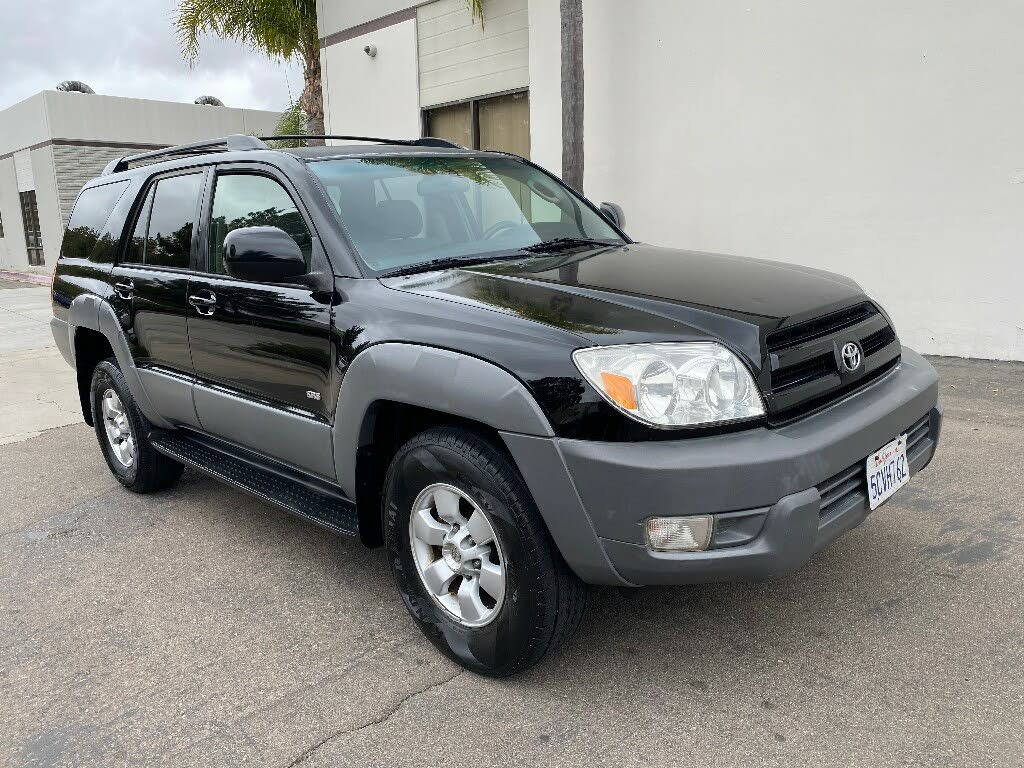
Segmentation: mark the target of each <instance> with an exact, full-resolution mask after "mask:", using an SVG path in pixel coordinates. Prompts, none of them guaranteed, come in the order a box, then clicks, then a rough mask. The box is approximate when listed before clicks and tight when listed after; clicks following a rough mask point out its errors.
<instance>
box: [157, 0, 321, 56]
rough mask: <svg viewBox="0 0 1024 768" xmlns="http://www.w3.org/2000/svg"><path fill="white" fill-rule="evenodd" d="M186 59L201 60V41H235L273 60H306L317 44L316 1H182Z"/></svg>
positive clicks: (181, 36)
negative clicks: (210, 38)
mask: <svg viewBox="0 0 1024 768" xmlns="http://www.w3.org/2000/svg"><path fill="white" fill-rule="evenodd" d="M175 26H176V28H177V32H178V40H179V42H180V43H181V47H182V52H183V54H184V56H185V59H186V60H187V61H189V62H192V63H194V62H195V61H196V59H197V58H198V57H199V40H200V38H202V37H203V36H204V35H213V36H214V37H219V38H222V39H225V40H234V41H235V42H238V43H241V44H242V45H246V46H249V47H250V48H253V49H255V50H258V51H261V52H262V53H265V54H266V55H267V56H269V57H271V58H281V59H291V58H292V57H293V56H296V55H298V56H303V55H304V53H305V51H306V50H307V49H308V44H309V43H310V41H312V42H313V43H314V44H315V42H316V40H317V28H316V2H315V0H181V1H180V2H179V4H178V20H177V23H176V25H175Z"/></svg>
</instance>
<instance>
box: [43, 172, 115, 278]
mask: <svg viewBox="0 0 1024 768" xmlns="http://www.w3.org/2000/svg"><path fill="white" fill-rule="evenodd" d="M126 189H128V182H127V181H119V182H116V183H114V184H105V185H103V186H101V187H90V188H89V189H85V190H82V192H81V193H80V194H79V195H78V200H76V201H75V207H74V209H73V210H72V211H71V219H70V220H69V221H68V231H67V232H65V233H64V243H63V245H62V246H61V254H60V255H61V257H64V258H69V259H93V260H96V258H97V256H98V255H99V252H100V251H109V250H110V249H111V247H112V244H113V245H116V244H117V240H118V238H119V236H120V233H117V235H115V234H113V233H110V232H107V231H106V226H107V220H108V219H109V218H110V212H111V211H112V210H113V209H114V206H115V205H117V202H118V200H120V199H121V195H123V194H124V192H125V190H126Z"/></svg>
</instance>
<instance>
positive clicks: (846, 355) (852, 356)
mask: <svg viewBox="0 0 1024 768" xmlns="http://www.w3.org/2000/svg"><path fill="white" fill-rule="evenodd" d="M861 357H862V355H861V352H860V347H858V346H857V345H856V344H855V343H854V342H852V341H851V342H849V343H847V344H845V345H844V346H843V367H844V368H845V369H846V370H848V371H849V372H850V373H853V372H854V371H856V370H857V369H858V368H860V364H861Z"/></svg>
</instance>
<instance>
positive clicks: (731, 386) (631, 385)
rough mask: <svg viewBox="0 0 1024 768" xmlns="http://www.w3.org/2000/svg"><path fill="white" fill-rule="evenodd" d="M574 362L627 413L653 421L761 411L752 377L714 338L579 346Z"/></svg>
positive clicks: (693, 422) (679, 423)
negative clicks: (663, 342) (657, 342)
mask: <svg viewBox="0 0 1024 768" xmlns="http://www.w3.org/2000/svg"><path fill="white" fill-rule="evenodd" d="M572 359H573V362H574V363H576V367H577V368H579V369H580V373H582V374H583V375H584V376H585V377H586V378H587V381H589V382H590V383H591V384H593V385H594V388H595V389H597V391H598V392H600V393H601V395H602V396H603V397H604V399H605V400H607V401H608V402H609V403H611V404H612V405H613V406H614V407H615V408H617V409H619V410H620V411H622V412H623V413H625V414H626V415H627V416H631V417H633V418H634V419H636V420H637V421H641V422H643V423H644V424H649V425H651V426H653V427H692V426H697V425H702V424H704V425H706V424H721V423H724V422H730V421H740V420H743V419H750V418H755V417H757V416H763V415H764V404H763V403H762V402H761V395H760V393H759V392H758V390H757V384H756V383H755V382H754V377H753V376H751V375H750V371H748V370H747V367H746V366H745V365H744V364H743V363H742V362H741V361H740V360H739V359H738V358H737V357H736V355H734V354H733V353H732V352H730V351H729V350H728V349H726V348H725V347H723V346H722V345H721V344H716V343H714V342H703V341H701V342H684V343H679V344H629V345H623V346H616V347H591V348H590V349H578V350H576V351H575V352H574V353H573V355H572Z"/></svg>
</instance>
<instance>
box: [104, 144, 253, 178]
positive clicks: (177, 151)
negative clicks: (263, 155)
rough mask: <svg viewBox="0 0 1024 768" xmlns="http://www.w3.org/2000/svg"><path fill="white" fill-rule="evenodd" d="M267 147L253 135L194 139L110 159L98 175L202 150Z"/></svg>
mask: <svg viewBox="0 0 1024 768" xmlns="http://www.w3.org/2000/svg"><path fill="white" fill-rule="evenodd" d="M267 148H268V147H267V145H266V144H265V143H264V142H262V141H260V140H259V139H258V138H256V137H255V136H244V135H242V134H233V135H231V136H223V137H221V138H219V139H207V140H205V141H194V142H192V143H191V144H179V145H178V146H175V147H167V148H166V149H156V150H153V151H152V152H143V153H142V154H141V155H128V156H127V157H119V158H117V159H116V160H111V161H110V162H109V163H107V167H106V168H104V169H103V172H102V173H101V174H100V175H101V176H109V175H110V174H112V173H120V172H121V171H126V170H128V166H129V165H131V164H132V163H145V162H156V161H158V160H162V159H170V158H172V157H183V156H186V155H196V154H200V153H202V152H234V151H239V150H246V149H267Z"/></svg>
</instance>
